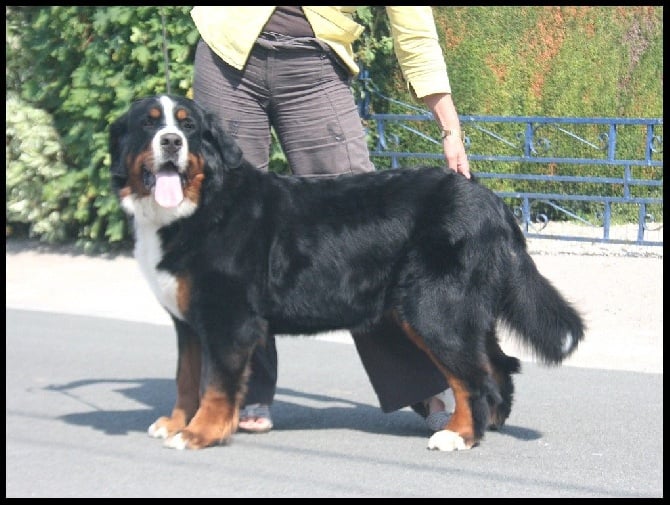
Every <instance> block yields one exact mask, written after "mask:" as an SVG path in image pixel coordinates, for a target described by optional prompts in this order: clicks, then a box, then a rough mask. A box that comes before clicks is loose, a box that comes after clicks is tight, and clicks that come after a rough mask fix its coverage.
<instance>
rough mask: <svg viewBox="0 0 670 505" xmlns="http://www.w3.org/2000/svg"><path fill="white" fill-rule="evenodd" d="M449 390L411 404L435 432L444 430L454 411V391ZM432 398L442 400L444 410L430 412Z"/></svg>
mask: <svg viewBox="0 0 670 505" xmlns="http://www.w3.org/2000/svg"><path fill="white" fill-rule="evenodd" d="M449 391H450V390H448V389H447V390H445V391H443V392H442V393H440V394H437V395H435V396H433V397H431V398H429V399H427V400H424V401H422V402H419V403H415V404H413V405H412V406H411V407H412V410H414V412H416V413H417V414H419V415H420V416H421V417H423V418H424V419H425V420H426V425H427V426H428V428H429V429H430V430H431V431H433V432H437V431H442V430H443V429H444V427H445V426H446V425H447V423H448V422H449V418H451V414H453V412H454V397H453V393H451V394H449ZM432 398H437V399H438V400H440V401H441V402H442V403H443V404H444V410H436V411H435V412H430V405H429V403H430V400H431V399H432Z"/></svg>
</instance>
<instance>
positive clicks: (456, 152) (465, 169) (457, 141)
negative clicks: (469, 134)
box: [442, 135, 470, 179]
mask: <svg viewBox="0 0 670 505" xmlns="http://www.w3.org/2000/svg"><path fill="white" fill-rule="evenodd" d="M442 147H443V148H444V157H445V159H446V160H447V167H448V168H450V169H452V170H453V171H454V172H459V173H461V174H463V175H464V176H465V177H467V178H468V179H469V178H470V162H469V161H468V155H467V154H466V152H465V145H463V140H461V138H460V136H458V135H449V136H447V137H444V139H443V140H442Z"/></svg>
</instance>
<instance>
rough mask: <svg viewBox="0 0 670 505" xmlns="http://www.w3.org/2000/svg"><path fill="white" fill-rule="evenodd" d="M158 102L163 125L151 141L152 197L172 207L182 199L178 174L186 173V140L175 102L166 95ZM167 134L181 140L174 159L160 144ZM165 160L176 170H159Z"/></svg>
mask: <svg viewBox="0 0 670 505" xmlns="http://www.w3.org/2000/svg"><path fill="white" fill-rule="evenodd" d="M160 102H161V106H162V108H163V116H164V118H165V126H164V127H163V128H161V129H160V130H158V132H156V135H154V138H153V140H152V143H151V149H152V150H153V153H154V173H155V175H156V187H155V189H154V198H155V199H156V202H157V203H158V204H159V205H161V206H162V207H166V208H173V207H176V206H178V205H179V204H180V203H181V202H182V200H183V199H184V192H183V190H182V187H181V177H180V174H185V173H186V168H187V155H188V141H187V140H186V137H185V136H184V134H183V133H182V131H181V129H180V128H179V126H178V124H177V121H176V118H175V103H174V102H173V101H172V100H171V99H170V98H168V97H167V96H162V97H161V98H160ZM168 134H173V135H177V136H178V137H179V138H180V140H181V149H179V151H178V153H177V157H176V159H173V158H172V157H171V155H170V153H168V152H166V151H165V150H164V149H163V147H162V144H161V143H162V141H163V139H164V136H165V135H168ZM167 162H172V163H174V164H175V165H176V168H177V172H172V171H160V168H161V167H162V166H163V165H164V164H165V163H167Z"/></svg>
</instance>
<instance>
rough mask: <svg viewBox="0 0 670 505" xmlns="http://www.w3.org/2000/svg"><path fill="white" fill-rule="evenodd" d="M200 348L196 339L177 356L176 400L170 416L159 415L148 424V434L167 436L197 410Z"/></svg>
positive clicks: (181, 428)
mask: <svg viewBox="0 0 670 505" xmlns="http://www.w3.org/2000/svg"><path fill="white" fill-rule="evenodd" d="M200 369H201V349H200V344H199V343H198V342H197V340H196V339H194V338H193V339H191V341H190V345H189V346H188V347H187V348H186V349H184V350H183V351H182V353H181V355H180V356H179V369H178V370H177V401H176V402H175V406H174V408H173V409H172V414H171V415H170V417H166V416H163V417H159V418H158V419H157V420H156V421H155V422H154V423H153V424H152V425H151V426H149V430H148V432H149V435H151V436H152V437H154V438H168V437H171V436H173V435H175V434H176V433H178V432H179V431H181V430H183V429H184V428H185V427H186V425H187V424H188V422H189V421H190V420H191V418H192V417H193V416H194V415H195V413H196V411H197V410H198V405H199V403H200V399H199V397H200Z"/></svg>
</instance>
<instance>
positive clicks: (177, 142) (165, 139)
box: [161, 133, 182, 154]
mask: <svg viewBox="0 0 670 505" xmlns="http://www.w3.org/2000/svg"><path fill="white" fill-rule="evenodd" d="M181 146H182V140H181V137H180V136H179V135H177V134H176V133H166V134H164V135H161V148H162V149H163V150H164V151H165V152H167V153H169V154H174V153H176V152H177V151H179V149H181Z"/></svg>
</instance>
